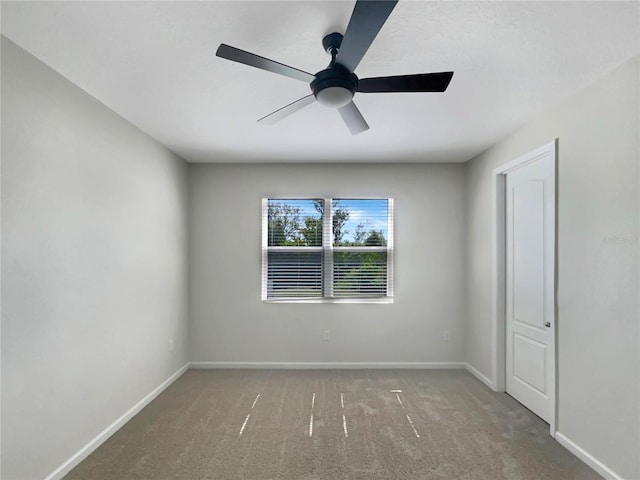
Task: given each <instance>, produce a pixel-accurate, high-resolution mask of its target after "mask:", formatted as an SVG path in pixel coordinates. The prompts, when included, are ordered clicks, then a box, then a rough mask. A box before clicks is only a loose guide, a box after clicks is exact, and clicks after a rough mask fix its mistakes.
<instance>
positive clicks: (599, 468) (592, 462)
mask: <svg viewBox="0 0 640 480" xmlns="http://www.w3.org/2000/svg"><path fill="white" fill-rule="evenodd" d="M556 440H557V441H558V443H559V444H560V445H562V446H563V447H564V448H566V449H567V450H569V451H570V452H571V453H573V454H574V455H575V456H576V457H578V458H579V459H580V460H582V461H583V462H584V463H586V464H587V465H589V466H590V467H591V468H593V469H594V470H595V471H596V472H598V473H599V474H600V475H602V476H603V477H604V478H606V479H607V480H624V479H623V478H622V477H621V476H620V475H618V474H617V473H616V472H614V471H613V470H611V469H610V468H609V467H607V466H606V465H605V464H604V463H602V462H601V461H600V460H598V459H597V458H596V457H594V456H593V455H591V454H590V453H589V452H587V451H586V450H585V449H584V448H582V447H580V446H579V445H577V444H576V443H574V442H573V441H572V440H569V439H568V438H567V437H566V436H564V435H563V434H562V433H560V432H556Z"/></svg>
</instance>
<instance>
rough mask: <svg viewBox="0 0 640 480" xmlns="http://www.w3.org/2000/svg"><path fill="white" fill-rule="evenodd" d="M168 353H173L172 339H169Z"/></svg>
mask: <svg viewBox="0 0 640 480" xmlns="http://www.w3.org/2000/svg"><path fill="white" fill-rule="evenodd" d="M169 351H170V352H171V351H173V338H170V339H169Z"/></svg>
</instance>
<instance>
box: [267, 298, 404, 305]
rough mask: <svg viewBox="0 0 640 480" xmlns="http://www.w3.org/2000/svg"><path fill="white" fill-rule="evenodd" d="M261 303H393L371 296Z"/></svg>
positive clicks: (386, 299) (285, 299)
mask: <svg viewBox="0 0 640 480" xmlns="http://www.w3.org/2000/svg"><path fill="white" fill-rule="evenodd" d="M262 303H381V304H382V303H384V304H389V303H393V297H373V298H348V297H344V298H340V297H335V298H333V297H323V298H268V299H265V300H262Z"/></svg>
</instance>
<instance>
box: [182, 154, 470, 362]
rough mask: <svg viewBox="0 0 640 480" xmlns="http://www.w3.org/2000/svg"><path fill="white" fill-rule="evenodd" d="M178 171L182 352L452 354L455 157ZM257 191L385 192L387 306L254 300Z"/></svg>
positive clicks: (456, 350)
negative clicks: (185, 228) (186, 283)
mask: <svg viewBox="0 0 640 480" xmlns="http://www.w3.org/2000/svg"><path fill="white" fill-rule="evenodd" d="M189 178H190V215H191V216H190V236H189V238H190V239H189V242H190V258H191V261H190V285H191V288H190V309H191V315H190V321H191V325H190V332H191V343H190V345H191V349H190V355H191V360H192V361H205V362H379V363H385V362H460V361H462V360H463V351H462V347H463V343H464V340H463V338H462V337H463V328H462V327H463V321H464V314H465V313H464V298H463V297H462V296H461V292H462V291H463V290H464V286H465V280H464V276H465V258H464V257H465V243H464V229H465V213H464V178H465V177H464V165H461V164H456V165H436V164H431V165H394V166H381V165H307V166H301V165H238V166H233V165H194V164H192V165H190V166H189ZM269 195H280V196H286V195H304V196H307V195H308V196H311V197H324V196H328V197H339V196H355V197H358V196H380V197H392V198H394V199H395V213H396V215H395V224H394V225H395V238H394V241H395V303H393V304H390V305H380V304H273V303H270V304H267V303H262V302H261V300H260V292H261V290H260V289H261V270H260V269H261V251H260V245H261V243H260V237H261V202H260V199H261V198H262V197H264V196H269ZM324 330H330V331H331V339H330V341H328V342H325V341H323V338H322V333H323V331H324ZM445 330H449V331H450V334H451V339H450V341H448V342H447V341H445V340H444V338H443V336H444V332H445Z"/></svg>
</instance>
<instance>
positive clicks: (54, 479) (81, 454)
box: [45, 363, 189, 480]
mask: <svg viewBox="0 0 640 480" xmlns="http://www.w3.org/2000/svg"><path fill="white" fill-rule="evenodd" d="M188 368H189V364H188V363H186V364H185V365H184V366H183V367H181V368H180V369H179V370H178V371H177V372H176V373H174V374H173V375H171V376H170V377H169V378H167V379H166V380H165V381H164V382H162V383H161V384H160V385H158V386H157V387H156V388H155V389H153V391H152V392H151V393H149V394H148V395H147V396H145V397H144V398H143V399H142V400H140V401H139V402H138V403H136V404H135V405H134V406H133V407H131V408H130V409H129V410H128V411H127V412H125V413H124V414H123V415H122V416H121V417H120V418H118V419H117V420H116V421H115V422H113V423H112V424H111V425H109V426H108V427H107V428H105V429H104V430H103V431H102V432H100V433H99V434H98V435H96V436H95V437H94V438H93V439H92V440H91V441H90V442H89V443H87V444H86V445H85V446H84V447H82V448H81V449H80V450H78V451H77V452H76V453H75V454H74V455H73V456H72V457H71V458H69V459H68V460H67V461H66V462H64V463H63V464H62V465H60V466H59V467H58V468H56V469H55V470H54V471H53V472H51V473H50V474H49V475H48V476H47V477H46V478H45V480H60V479H61V478H62V477H64V476H65V475H66V474H67V473H69V472H70V471H71V470H72V469H73V468H74V467H75V466H77V465H78V464H79V463H80V462H81V461H82V460H84V459H85V458H87V457H88V456H89V455H90V454H91V452H93V451H94V450H95V449H96V448H98V447H99V446H100V445H102V444H103V443H104V442H105V441H106V440H107V439H108V438H109V437H110V436H111V435H113V434H114V433H116V432H117V431H118V430H119V429H120V428H122V426H123V425H124V424H125V423H127V422H128V421H129V420H131V419H132V418H133V417H134V416H135V415H136V414H137V413H138V412H139V411H140V410H142V409H143V408H144V407H146V406H147V405H148V404H149V403H151V401H152V400H153V399H154V398H156V397H157V396H158V395H160V394H161V393H162V392H163V391H164V390H165V389H166V388H167V387H168V386H169V385H171V384H172V383H173V382H175V381H176V380H177V379H178V378H179V377H180V375H182V374H183V373H184V372H186V371H187V369H188Z"/></svg>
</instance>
